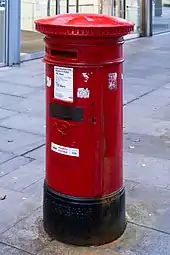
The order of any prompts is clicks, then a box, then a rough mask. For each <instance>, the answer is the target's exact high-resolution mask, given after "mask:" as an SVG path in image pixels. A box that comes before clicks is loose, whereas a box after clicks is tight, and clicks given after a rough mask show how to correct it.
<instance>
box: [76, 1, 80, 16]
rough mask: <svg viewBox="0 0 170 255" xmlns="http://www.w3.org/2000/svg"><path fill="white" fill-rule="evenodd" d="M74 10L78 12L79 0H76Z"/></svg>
mask: <svg viewBox="0 0 170 255" xmlns="http://www.w3.org/2000/svg"><path fill="white" fill-rule="evenodd" d="M76 12H77V13H78V12H79V0H76Z"/></svg>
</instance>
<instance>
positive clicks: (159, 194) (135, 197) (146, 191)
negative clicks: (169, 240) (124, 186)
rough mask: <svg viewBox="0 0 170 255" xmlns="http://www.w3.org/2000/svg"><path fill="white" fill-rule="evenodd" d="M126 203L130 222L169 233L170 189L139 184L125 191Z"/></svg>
mask: <svg viewBox="0 0 170 255" xmlns="http://www.w3.org/2000/svg"><path fill="white" fill-rule="evenodd" d="M126 203H127V215H128V220H129V221H130V222H134V223H136V224H138V225H141V226H145V227H148V228H153V229H156V230H157V231H158V232H159V231H162V232H164V233H167V234H168V235H170V221H169V217H170V190H167V189H160V188H158V187H154V186H151V185H143V184H139V185H136V186H135V187H134V188H133V189H132V190H129V191H128V192H127V193H126ZM146 232H147V231H146Z"/></svg>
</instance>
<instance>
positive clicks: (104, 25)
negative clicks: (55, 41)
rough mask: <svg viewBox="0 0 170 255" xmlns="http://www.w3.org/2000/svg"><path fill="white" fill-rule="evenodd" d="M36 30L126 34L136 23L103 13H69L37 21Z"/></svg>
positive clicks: (52, 32)
mask: <svg viewBox="0 0 170 255" xmlns="http://www.w3.org/2000/svg"><path fill="white" fill-rule="evenodd" d="M35 24H36V30H37V31H39V32H41V33H43V34H45V35H65V36H103V37H112V36H124V35H126V34H128V33H130V32H131V31H133V29H134V24H133V23H132V22H130V21H126V20H124V19H121V18H117V17H112V16H106V15H102V14H91V13H89V14H85V13H74V14H71V13H67V14H59V15H56V16H54V17H47V18H44V19H39V20H36V21H35Z"/></svg>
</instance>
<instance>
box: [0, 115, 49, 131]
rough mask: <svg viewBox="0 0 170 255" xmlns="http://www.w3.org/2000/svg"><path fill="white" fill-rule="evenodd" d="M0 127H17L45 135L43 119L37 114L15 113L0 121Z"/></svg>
mask: <svg viewBox="0 0 170 255" xmlns="http://www.w3.org/2000/svg"><path fill="white" fill-rule="evenodd" d="M0 127H6V128H11V129H17V130H20V131H25V132H27V133H32V134H36V135H41V136H44V135H45V119H44V118H40V117H38V116H36V117H34V116H29V115H27V114H22V113H21V114H17V115H15V116H13V117H10V118H8V119H6V120H1V121H0Z"/></svg>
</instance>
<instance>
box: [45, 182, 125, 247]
mask: <svg viewBox="0 0 170 255" xmlns="http://www.w3.org/2000/svg"><path fill="white" fill-rule="evenodd" d="M43 224H44V229H45V231H46V232H47V233H48V234H49V235H50V236H51V237H53V238H55V239H57V240H59V241H62V242H65V243H68V244H73V245H79V246H90V245H102V244H105V243H109V242H111V241H113V240H116V239H117V238H119V237H120V236H121V235H122V234H123V232H124V230H125V227H126V217H125V190H124V188H122V189H121V190H119V191H118V192H117V193H114V194H111V195H109V196H107V197H103V198H96V199H88V198H87V199H86V198H79V197H71V196H66V195H63V194H60V193H57V192H55V191H54V190H52V189H51V188H50V187H49V186H48V185H47V184H46V183H45V185H44V205H43Z"/></svg>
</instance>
